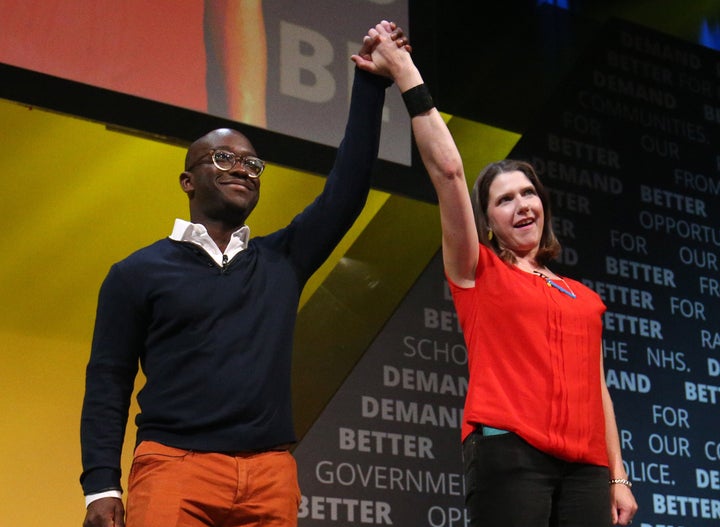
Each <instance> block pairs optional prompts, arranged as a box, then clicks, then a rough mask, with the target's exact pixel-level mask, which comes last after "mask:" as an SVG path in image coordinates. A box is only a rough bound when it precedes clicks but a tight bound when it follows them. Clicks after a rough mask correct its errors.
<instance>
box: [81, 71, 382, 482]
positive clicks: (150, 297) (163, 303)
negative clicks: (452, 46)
mask: <svg viewBox="0 0 720 527" xmlns="http://www.w3.org/2000/svg"><path fill="white" fill-rule="evenodd" d="M387 86H388V81H386V80H385V79H382V78H380V77H376V76H373V75H371V74H368V73H365V72H362V71H360V70H357V69H356V74H355V82H354V85H353V94H352V100H351V105H350V111H349V117H348V123H347V128H346V130H345V137H344V139H343V141H342V143H341V145H340V147H339V149H338V153H337V156H336V159H335V164H334V166H333V168H332V171H331V172H330V174H329V175H328V178H327V181H326V184H325V188H324V190H323V192H322V194H321V195H320V196H318V197H317V198H316V199H315V201H314V202H313V203H312V204H310V205H309V206H308V207H307V208H306V209H305V210H304V211H303V212H301V213H300V214H298V215H297V216H296V217H295V218H294V219H293V221H292V222H291V223H290V225H288V226H287V227H285V228H283V229H281V230H279V231H277V232H275V233H272V234H270V235H268V236H263V237H256V238H252V239H251V240H250V242H249V244H248V247H247V249H246V250H244V251H241V252H240V253H238V254H237V256H235V257H234V258H233V259H232V260H231V261H230V262H229V263H228V264H227V265H226V266H225V267H223V268H220V267H218V266H217V264H215V263H214V262H213V260H212V259H211V258H210V257H209V256H208V255H207V254H206V253H205V252H203V251H202V250H201V249H199V248H198V247H196V246H195V245H192V244H188V243H183V242H177V241H173V240H170V239H169V238H167V239H163V240H160V241H158V242H156V243H154V244H152V245H150V246H148V247H145V248H143V249H141V250H139V251H137V252H135V253H134V254H132V255H130V256H129V257H128V258H126V259H125V260H123V261H121V262H119V263H116V264H115V265H113V266H112V268H111V269H110V271H109V273H108V275H107V277H106V278H105V281H104V282H103V284H102V287H101V289H100V294H99V300H98V308H97V316H96V321H95V332H94V335H93V342H92V351H91V355H90V360H89V363H88V366H87V377H86V392H85V400H84V404H83V411H82V419H81V443H82V460H83V473H82V476H81V478H80V480H81V482H82V486H83V490H84V492H85V494H90V493H96V492H100V491H103V490H108V489H113V488H114V489H119V488H120V459H121V451H122V443H123V437H124V433H125V427H126V424H127V419H128V409H129V406H130V398H131V396H132V390H133V385H134V380H135V377H136V375H137V371H138V364H140V366H141V367H142V371H143V373H144V374H145V377H146V383H145V385H144V387H143V388H142V389H141V391H140V393H139V394H138V403H139V406H140V414H139V415H138V416H137V419H136V423H137V426H138V433H137V441H138V442H140V441H143V440H153V441H158V442H160V443H163V444H166V445H169V446H173V447H177V448H184V449H193V450H201V451H216V452H233V451H244V450H255V449H263V448H270V447H273V446H276V445H280V444H284V443H290V442H293V441H295V434H294V429H293V421H292V409H291V394H290V367H291V353H292V342H293V328H294V324H295V319H296V313H297V308H298V302H299V298H300V293H301V291H302V288H303V286H304V285H305V283H306V281H307V279H308V278H309V277H310V275H311V274H312V273H313V272H314V271H315V270H316V269H317V268H318V267H319V266H320V265H321V264H322V263H323V261H324V260H325V259H326V258H327V257H328V256H329V255H330V253H331V252H332V250H333V248H334V247H335V246H336V245H337V243H338V242H339V241H340V239H341V238H342V237H343V235H344V234H345V233H346V232H347V230H348V229H349V228H350V226H351V225H352V223H353V222H354V221H355V219H356V218H357V216H358V214H359V213H360V211H361V209H362V207H363V205H364V204H365V200H366V198H367V195H368V192H369V189H370V175H371V169H372V165H373V162H374V160H375V158H376V157H377V151H378V144H379V137H380V125H381V112H382V105H383V102H384V98H385V88H386V87H387ZM279 206H281V204H279Z"/></svg>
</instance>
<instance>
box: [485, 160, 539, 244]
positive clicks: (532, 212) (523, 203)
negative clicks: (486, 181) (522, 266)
mask: <svg viewBox="0 0 720 527" xmlns="http://www.w3.org/2000/svg"><path fill="white" fill-rule="evenodd" d="M487 216H488V223H489V225H490V228H491V229H492V230H493V235H494V236H497V238H498V242H499V243H500V246H501V247H504V248H505V249H508V250H510V251H512V252H513V253H515V255H516V256H518V257H523V256H526V255H528V254H532V253H534V252H535V251H537V249H538V247H539V246H540V239H541V238H542V232H543V226H544V224H545V215H544V211H543V205H542V201H540V196H538V194H537V192H536V191H535V186H534V185H533V184H532V183H531V182H530V180H529V179H528V177H527V176H526V175H525V174H523V173H522V172H520V171H517V170H516V171H513V172H502V173H500V174H498V175H497V176H495V179H494V180H493V182H492V183H491V184H490V189H489V195H488V208H487Z"/></svg>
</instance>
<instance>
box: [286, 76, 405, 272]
mask: <svg viewBox="0 0 720 527" xmlns="http://www.w3.org/2000/svg"><path fill="white" fill-rule="evenodd" d="M390 84H391V81H390V80H389V79H386V78H384V77H379V76H377V75H373V74H371V73H368V72H365V71H362V70H360V69H358V68H355V79H354V82H353V90H352V97H351V100H350V110H349V115H348V121H347V124H346V128H345V135H344V138H343V140H342V142H341V143H340V146H339V148H338V151H337V155H336V157H335V162H334V164H333V167H332V169H331V171H330V173H329V175H328V177H327V180H326V182H325V187H324V189H323V192H322V193H321V194H320V195H319V196H318V197H317V198H316V199H315V201H313V202H312V203H311V204H310V205H308V207H306V208H305V210H304V211H303V212H301V213H300V214H298V216H296V217H295V219H294V220H293V221H292V223H291V224H290V227H289V231H290V237H291V238H290V242H289V243H290V247H289V250H290V255H291V258H292V260H293V262H294V263H295V265H296V267H297V268H298V269H299V270H300V272H301V275H302V278H303V279H304V280H306V279H307V278H308V277H309V276H310V275H311V274H312V273H313V272H314V271H315V270H316V269H317V268H318V267H319V266H320V265H321V264H322V263H323V262H324V261H325V259H326V258H327V257H328V256H329V255H330V253H331V252H332V250H333V249H334V248H335V246H336V245H337V244H338V243H339V242H340V240H341V239H342V237H343V236H344V235H345V233H346V232H347V231H348V229H350V227H351V226H352V224H353V223H354V222H355V220H356V219H357V217H358V215H359V214H360V211H361V210H362V208H363V206H364V205H365V202H366V200H367V196H368V193H369V191H370V180H371V175H372V168H373V164H374V162H375V160H376V158H377V154H378V148H379V144H380V128H381V124H382V107H383V104H384V101H385V89H386V88H387V87H388V86H389V85H390Z"/></svg>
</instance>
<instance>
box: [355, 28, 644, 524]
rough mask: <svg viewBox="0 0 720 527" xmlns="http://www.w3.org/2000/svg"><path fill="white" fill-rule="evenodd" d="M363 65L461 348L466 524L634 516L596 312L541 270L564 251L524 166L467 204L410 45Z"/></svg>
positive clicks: (576, 285)
mask: <svg viewBox="0 0 720 527" xmlns="http://www.w3.org/2000/svg"><path fill="white" fill-rule="evenodd" d="M366 38H367V39H372V40H375V41H377V45H376V46H375V47H374V48H373V49H374V51H373V53H372V55H371V57H363V56H354V57H353V60H355V62H356V64H358V66H359V67H361V68H363V69H367V70H368V71H373V72H375V73H380V74H383V75H386V76H388V77H391V78H392V79H393V80H394V81H395V83H396V84H397V86H398V88H399V89H400V91H401V93H402V95H403V99H404V101H405V103H406V106H407V108H408V111H409V113H410V116H411V118H412V129H413V134H414V136H415V140H416V143H417V146H418V149H419V152H420V155H421V157H422V160H423V163H424V165H425V167H426V169H427V171H428V174H429V175H430V178H431V180H432V183H433V185H434V187H435V190H436V193H437V196H438V202H439V209H440V218H441V222H442V242H443V243H442V251H443V262H444V267H445V273H446V277H447V280H448V283H449V285H450V288H451V291H452V294H453V300H454V302H455V307H456V310H457V312H458V317H459V320H460V323H461V325H462V328H463V333H464V336H465V340H466V343H467V348H468V364H469V374H470V377H469V388H468V394H467V398H466V401H465V412H464V418H463V426H462V439H463V454H464V460H465V477H466V505H467V507H468V512H469V515H470V522H471V525H474V526H476V525H505V526H522V527H531V526H549V525H553V526H555V525H558V526H571V525H575V526H580V525H582V526H583V527H588V526H598V527H600V526H603V527H604V526H607V525H609V524H610V523H611V522H612V523H613V524H620V525H627V524H629V523H631V521H632V517H633V516H634V514H635V512H636V510H637V503H636V502H635V498H634V497H633V495H632V492H631V490H630V487H631V483H630V482H629V481H628V480H627V474H626V472H625V469H624V467H623V463H622V457H621V452H620V442H619V438H618V429H617V425H616V423H615V414H614V411H613V406H612V401H611V399H610V395H609V393H608V390H607V386H606V385H605V379H604V374H603V365H602V349H601V346H602V341H601V333H602V326H601V315H602V313H603V311H604V310H605V306H604V304H603V303H602V301H601V300H600V298H599V297H598V295H597V294H595V293H594V292H593V291H592V290H590V289H589V288H587V287H585V286H583V285H582V284H581V283H580V282H577V281H574V280H570V279H569V278H563V277H560V276H559V275H557V274H555V273H554V272H552V271H551V270H550V269H549V268H548V267H547V264H548V263H549V262H550V261H551V260H552V259H553V258H554V257H555V256H557V255H558V253H559V251H560V245H559V243H558V241H557V239H556V238H555V235H554V234H553V231H552V225H551V221H550V209H549V206H548V202H547V199H546V198H545V192H544V189H543V186H542V184H541V182H540V181H539V179H538V178H537V175H536V174H535V171H534V170H533V168H532V166H530V165H529V164H527V163H524V162H522V161H514V160H506V161H502V162H499V163H494V164H492V165H490V166H489V167H487V168H486V169H484V170H483V171H482V173H481V174H480V176H479V177H478V180H477V182H476V183H475V186H474V188H473V191H472V198H471V196H470V195H469V194H468V191H467V186H466V180H465V175H464V172H463V167H462V160H461V159H460V155H459V153H458V150H457V147H456V146H455V143H454V141H453V139H452V136H451V135H450V132H449V130H448V129H447V127H446V126H445V124H444V121H443V120H442V117H441V116H440V114H439V113H438V111H437V110H436V109H435V108H434V106H433V103H432V98H431V97H430V94H429V92H428V90H427V88H426V87H425V85H424V84H423V80H422V77H421V75H420V73H419V71H418V69H417V68H416V67H415V65H414V64H413V61H412V58H411V56H410V54H409V53H408V51H407V49H403V48H401V47H399V46H397V45H394V44H393V42H392V36H391V34H390V31H389V28H388V27H387V26H386V25H385V24H379V25H378V26H376V27H375V28H374V29H371V30H370V31H369V32H368V36H367V37H366Z"/></svg>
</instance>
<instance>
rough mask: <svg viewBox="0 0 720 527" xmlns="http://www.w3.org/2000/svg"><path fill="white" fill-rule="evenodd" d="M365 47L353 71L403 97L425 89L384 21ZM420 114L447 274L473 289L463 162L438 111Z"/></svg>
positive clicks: (472, 233) (473, 233)
mask: <svg viewBox="0 0 720 527" xmlns="http://www.w3.org/2000/svg"><path fill="white" fill-rule="evenodd" d="M364 48H368V49H372V52H371V54H370V56H369V57H368V56H367V55H354V56H353V60H354V61H355V63H356V64H357V66H358V67H359V68H361V69H363V70H366V71H370V72H372V73H377V74H379V75H385V76H387V77H390V78H391V79H393V81H395V84H396V85H397V87H398V89H399V90H400V92H401V93H403V94H406V95H405V96H404V98H406V97H408V96H410V95H411V94H412V93H413V92H410V93H409V94H407V92H408V90H411V89H413V88H416V87H417V86H421V85H422V84H423V79H422V76H421V74H420V71H419V70H418V69H417V67H416V66H415V64H414V62H413V60H412V56H411V55H410V53H409V52H408V48H407V46H405V47H401V46H398V45H396V43H395V42H394V40H393V37H392V32H391V27H390V26H389V24H388V23H387V22H382V23H380V24H378V25H377V26H375V28H373V29H371V30H370V31H369V32H368V35H367V36H366V37H365V45H364ZM418 90H420V89H419V88H418V89H416V90H415V92H417V91H418ZM410 107H412V104H410ZM421 110H422V111H420V112H419V113H417V115H412V114H411V117H412V130H413V135H414V136H415V141H416V143H417V146H418V150H419V152H420V156H421V158H422V161H423V164H424V165H425V168H426V170H427V172H428V174H429V176H430V179H431V181H432V184H433V186H434V187H435V191H436V193H437V196H438V202H439V206H440V221H441V225H442V242H443V244H442V245H443V261H444V266H445V272H446V273H447V275H448V277H449V278H450V279H451V280H452V281H453V282H455V283H456V284H457V285H459V286H461V287H471V286H472V285H473V284H474V282H475V268H476V267H477V261H478V235H477V230H476V228H475V220H474V218H473V213H472V205H471V203H470V195H469V193H468V188H467V182H466V180H465V173H464V171H463V166H462V159H461V158H460V153H459V152H458V149H457V146H456V145H455V141H454V140H453V138H452V135H451V134H450V130H448V128H447V125H446V124H445V121H443V118H442V116H441V115H440V113H439V112H438V111H437V109H436V108H434V107H430V108H421Z"/></svg>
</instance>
